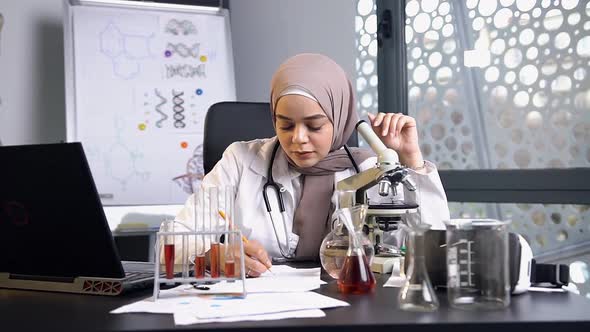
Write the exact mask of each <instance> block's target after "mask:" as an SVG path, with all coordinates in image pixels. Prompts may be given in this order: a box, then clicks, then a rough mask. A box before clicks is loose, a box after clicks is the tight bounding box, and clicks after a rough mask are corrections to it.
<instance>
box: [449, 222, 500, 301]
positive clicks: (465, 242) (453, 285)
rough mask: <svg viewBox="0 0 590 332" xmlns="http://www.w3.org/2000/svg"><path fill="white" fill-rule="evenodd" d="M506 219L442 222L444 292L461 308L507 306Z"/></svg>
mask: <svg viewBox="0 0 590 332" xmlns="http://www.w3.org/2000/svg"><path fill="white" fill-rule="evenodd" d="M509 223H510V222H509V221H500V220H493V219H451V220H448V221H445V224H446V226H447V230H446V240H447V245H446V252H447V294H448V298H449V304H450V305H451V306H453V307H455V308H460V309H502V308H505V307H507V306H508V305H510V278H509V265H508V230H507V228H508V224H509Z"/></svg>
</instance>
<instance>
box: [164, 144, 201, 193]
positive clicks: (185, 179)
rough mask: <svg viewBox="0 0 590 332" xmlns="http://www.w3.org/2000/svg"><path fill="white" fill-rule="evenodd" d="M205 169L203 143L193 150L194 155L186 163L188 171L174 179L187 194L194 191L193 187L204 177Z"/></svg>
mask: <svg viewBox="0 0 590 332" xmlns="http://www.w3.org/2000/svg"><path fill="white" fill-rule="evenodd" d="M204 173H205V169H204V168H203V145H199V146H197V147H196V148H195V150H194V151H193V155H192V157H191V158H190V159H189V160H188V161H187V163H186V173H185V174H182V175H179V176H176V177H174V178H173V179H172V181H174V182H176V184H178V186H180V188H181V189H182V190H183V191H184V192H185V193H187V194H192V193H193V192H194V190H193V188H196V187H197V184H198V183H200V181H201V180H202V179H203V176H204Z"/></svg>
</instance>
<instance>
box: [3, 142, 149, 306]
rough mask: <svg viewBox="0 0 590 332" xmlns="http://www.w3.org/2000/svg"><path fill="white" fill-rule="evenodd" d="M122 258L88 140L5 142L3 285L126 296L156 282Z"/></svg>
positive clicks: (143, 266) (146, 270) (146, 267)
mask: <svg viewBox="0 0 590 332" xmlns="http://www.w3.org/2000/svg"><path fill="white" fill-rule="evenodd" d="M153 279H154V265H153V263H144V262H121V260H120V258H119V253H118V251H117V248H116V246H115V242H114V239H113V237H112V234H111V230H110V228H109V226H108V223H107V219H106V217H105V214H104V211H103V208H102V204H101V202H100V198H99V196H98V192H97V190H96V186H95V184H94V180H93V178H92V174H91V171H90V168H89V166H88V162H87V160H86V156H85V154H84V150H83V148H82V144H80V143H61V144H42V145H20V146H3V147H0V287H3V288H17V289H31V290H46V291H60V292H72V293H83V294H100V295H118V294H121V293H122V292H123V291H124V290H128V289H132V288H144V287H148V286H149V285H153Z"/></svg>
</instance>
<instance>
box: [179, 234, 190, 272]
mask: <svg viewBox="0 0 590 332" xmlns="http://www.w3.org/2000/svg"><path fill="white" fill-rule="evenodd" d="M188 244H189V241H188V235H186V234H182V247H181V249H182V251H181V253H180V256H181V257H180V258H181V259H180V261H181V262H182V265H181V267H182V278H183V279H184V280H183V283H188V281H185V280H186V278H188V271H189V262H190V261H189V257H188Z"/></svg>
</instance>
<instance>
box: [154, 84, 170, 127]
mask: <svg viewBox="0 0 590 332" xmlns="http://www.w3.org/2000/svg"><path fill="white" fill-rule="evenodd" d="M154 94H155V95H156V96H157V97H158V98H160V103H158V104H157V105H156V112H158V113H159V114H160V115H161V116H162V117H161V118H160V120H158V121H156V127H158V128H162V123H163V122H164V121H166V119H168V115H166V113H164V112H162V106H163V105H164V104H166V102H168V100H167V99H166V98H164V96H162V93H160V91H159V90H158V89H154Z"/></svg>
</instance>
